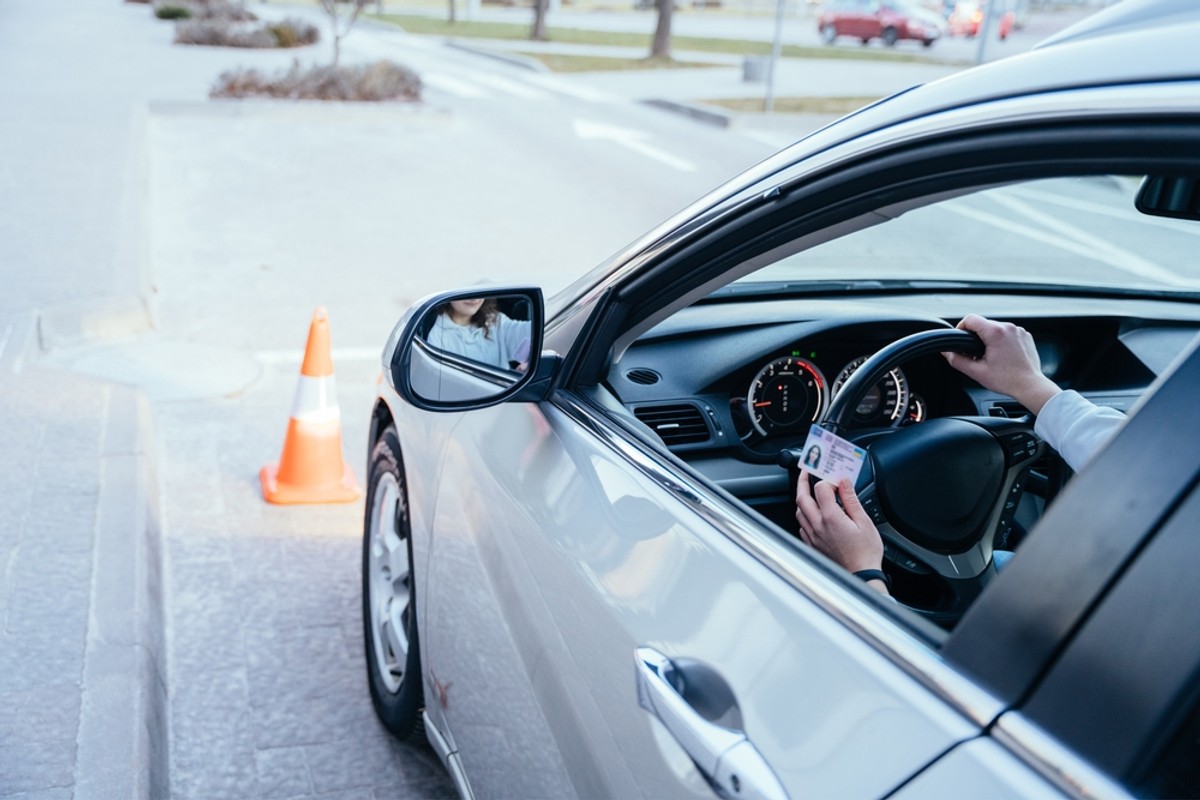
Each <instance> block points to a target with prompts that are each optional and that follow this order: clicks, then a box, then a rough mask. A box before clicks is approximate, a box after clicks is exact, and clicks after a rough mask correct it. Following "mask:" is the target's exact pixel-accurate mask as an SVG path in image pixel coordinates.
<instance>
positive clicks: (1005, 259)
mask: <svg viewBox="0 0 1200 800" xmlns="http://www.w3.org/2000/svg"><path fill="white" fill-rule="evenodd" d="M1141 181H1142V179H1141V178H1140V177H1127V176H1095V177H1084V178H1078V177H1072V178H1053V179H1047V180H1039V181H1030V182H1026V183H1019V184H1011V185H1005V186H1001V187H994V188H989V189H985V190H982V191H978V192H974V193H972V194H967V195H963V196H958V197H954V198H952V199H949V200H943V201H940V202H937V203H933V204H931V205H927V206H924V207H921V208H917V209H914V210H910V211H908V212H906V213H904V214H902V215H901V216H898V217H896V218H894V219H891V220H888V221H885V222H883V223H881V224H877V225H874V226H872V227H869V228H865V229H862V230H859V231H856V232H854V233H852V234H849V235H847V236H844V237H842V238H840V239H835V240H832V241H829V242H826V243H824V244H821V245H819V246H816V247H813V248H811V249H808V250H805V251H803V252H799V253H796V254H794V255H791V256H788V257H787V258H784V259H782V260H780V261H777V262H775V263H773V264H771V265H769V266H767V267H765V268H763V269H760V270H758V271H756V272H754V273H753V274H751V275H748V276H746V277H743V278H741V279H740V280H739V281H737V283H739V284H742V285H746V284H755V283H773V284H774V283H778V282H781V281H783V282H802V281H831V280H832V281H855V280H861V279H870V280H885V281H955V282H969V283H978V282H1004V283H1013V282H1015V283H1021V284H1033V285H1046V286H1050V285H1055V286H1072V287H1079V286H1086V287H1095V288H1103V289H1116V290H1123V291H1148V292H1155V293H1157V292H1164V291H1166V292H1178V291H1183V292H1195V291H1197V290H1200V259H1198V258H1197V257H1196V256H1197V254H1198V253H1200V223H1197V222H1193V221H1186V220H1178V219H1166V218H1162V217H1155V216H1149V215H1146V214H1142V213H1140V212H1138V211H1137V210H1136V209H1135V208H1134V199H1135V197H1136V195H1137V191H1138V188H1139V187H1140V185H1141Z"/></svg>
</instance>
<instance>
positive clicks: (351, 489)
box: [258, 464, 360, 505]
mask: <svg viewBox="0 0 1200 800" xmlns="http://www.w3.org/2000/svg"><path fill="white" fill-rule="evenodd" d="M278 473H279V465H278V464H268V465H267V466H265V467H263V468H262V469H261V470H259V472H258V478H259V481H261V483H262V493H263V499H264V500H266V501H267V502H268V503H275V504H277V505H300V504H318V503H352V502H354V501H355V500H357V499H358V497H359V494H360V492H359V491H358V484H357V482H356V481H355V480H354V473H353V472H351V471H350V467H349V466H343V472H342V479H341V481H339V482H338V483H332V484H324V485H321V486H294V485H290V484H286V483H280V482H279V481H278V480H277V476H278Z"/></svg>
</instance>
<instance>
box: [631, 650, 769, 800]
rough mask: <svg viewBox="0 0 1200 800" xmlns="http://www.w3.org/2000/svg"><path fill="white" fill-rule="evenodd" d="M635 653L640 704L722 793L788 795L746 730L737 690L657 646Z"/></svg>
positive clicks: (765, 797)
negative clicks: (736, 695) (678, 660)
mask: <svg viewBox="0 0 1200 800" xmlns="http://www.w3.org/2000/svg"><path fill="white" fill-rule="evenodd" d="M634 657H635V659H636V662H637V686H638V704H639V705H640V706H641V707H642V708H644V709H646V710H647V711H649V712H650V713H651V714H653V715H654V716H655V717H656V718H658V720H659V721H660V722H662V724H663V725H664V726H665V727H666V729H667V730H668V731H669V732H670V734H671V736H673V737H674V738H675V741H677V742H679V744H680V745H681V746H682V747H683V749H684V751H685V752H686V753H687V754H688V756H690V757H691V759H692V761H693V762H694V763H695V764H696V767H697V768H698V769H699V770H700V772H701V773H702V774H703V775H704V777H705V778H706V779H707V780H708V782H709V784H711V785H712V787H713V789H714V790H715V791H716V792H717V794H718V795H720V796H721V797H725V798H730V799H731V800H743V798H746V799H747V800H749V799H750V798H761V800H787V798H788V793H787V791H786V790H785V789H784V788H783V784H782V783H780V782H779V778H778V777H776V775H775V772H774V770H772V769H771V766H770V765H769V764H768V763H767V762H766V759H764V758H763V757H762V755H761V754H760V753H759V752H758V750H757V749H756V748H755V747H754V745H753V744H752V743H751V742H750V739H749V738H747V736H746V733H745V731H743V730H741V724H742V723H741V712H740V710H739V709H738V708H737V703H736V701H735V699H734V696H733V692H732V691H731V690H730V689H729V685H728V684H727V683H726V682H725V681H724V679H722V678H721V677H720V676H719V675H718V674H717V673H716V671H715V670H713V669H712V668H711V667H707V666H705V665H703V664H700V663H699V662H687V663H686V665H685V664H684V662H683V660H680V663H679V664H676V663H675V662H672V661H671V659H669V658H667V657H666V656H664V655H663V654H662V653H660V652H658V651H657V650H655V649H654V648H652V647H639V648H637V650H636V651H635V654H634ZM689 679H690V680H689ZM689 684H691V685H689ZM714 719H716V720H717V721H713V720H714ZM720 723H725V724H720Z"/></svg>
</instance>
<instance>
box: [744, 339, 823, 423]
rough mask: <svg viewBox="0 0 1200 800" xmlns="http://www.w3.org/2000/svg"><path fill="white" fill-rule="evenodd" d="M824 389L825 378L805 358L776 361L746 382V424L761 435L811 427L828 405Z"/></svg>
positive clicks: (786, 358)
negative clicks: (747, 414) (748, 423)
mask: <svg viewBox="0 0 1200 800" xmlns="http://www.w3.org/2000/svg"><path fill="white" fill-rule="evenodd" d="M825 387H826V383H825V376H824V375H822V374H821V370H819V369H817V366H816V364H813V363H812V362H811V361H809V360H808V359H805V358H795V357H784V358H777V359H775V360H774V361H772V362H771V363H769V364H767V365H766V366H765V367H763V368H762V369H760V370H759V371H758V374H757V375H755V376H754V380H753V381H751V382H750V391H749V393H748V394H747V396H746V404H747V405H748V406H749V411H750V422H751V423H753V425H754V429H755V430H756V431H758V432H759V433H760V434H762V435H763V436H770V435H772V434H775V433H782V432H785V431H791V430H794V429H796V428H799V427H801V426H806V425H811V424H812V423H814V422H816V421H817V419H819V418H820V416H821V413H822V412H823V411H824V410H825V403H826V402H828V399H829V398H828V397H827V394H826V391H825Z"/></svg>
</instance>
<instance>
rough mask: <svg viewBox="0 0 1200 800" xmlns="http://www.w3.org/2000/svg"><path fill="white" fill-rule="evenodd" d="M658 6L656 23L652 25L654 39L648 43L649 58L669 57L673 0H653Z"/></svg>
mask: <svg viewBox="0 0 1200 800" xmlns="http://www.w3.org/2000/svg"><path fill="white" fill-rule="evenodd" d="M655 5H657V6H658V24H657V25H656V26H655V27H654V41H653V42H652V43H651V44H650V57H651V58H670V57H671V14H672V12H674V11H675V0H655Z"/></svg>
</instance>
